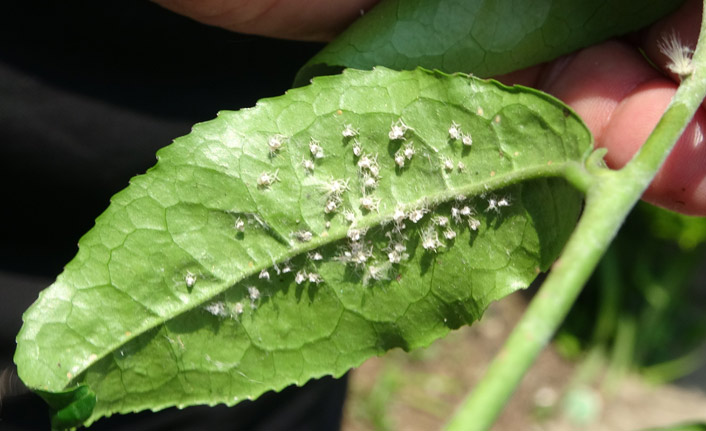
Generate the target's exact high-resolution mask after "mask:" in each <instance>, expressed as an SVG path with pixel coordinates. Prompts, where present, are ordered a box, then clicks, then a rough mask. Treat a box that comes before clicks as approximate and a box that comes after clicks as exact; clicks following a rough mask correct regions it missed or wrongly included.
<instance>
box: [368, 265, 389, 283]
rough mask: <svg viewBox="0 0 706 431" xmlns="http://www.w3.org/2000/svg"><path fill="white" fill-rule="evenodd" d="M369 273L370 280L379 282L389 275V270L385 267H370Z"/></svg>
mask: <svg viewBox="0 0 706 431" xmlns="http://www.w3.org/2000/svg"><path fill="white" fill-rule="evenodd" d="M368 273H369V274H370V278H372V279H373V280H378V281H379V280H382V279H383V278H385V275H386V274H387V268H385V267H384V266H370V267H369V268H368Z"/></svg>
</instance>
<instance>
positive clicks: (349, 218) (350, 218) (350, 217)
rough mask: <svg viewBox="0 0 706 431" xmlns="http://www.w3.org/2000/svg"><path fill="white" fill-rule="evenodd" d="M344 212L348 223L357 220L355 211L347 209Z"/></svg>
mask: <svg viewBox="0 0 706 431" xmlns="http://www.w3.org/2000/svg"><path fill="white" fill-rule="evenodd" d="M342 214H343V218H345V219H346V221H347V222H348V223H353V222H354V221H355V214H353V211H350V210H345V211H343V213H342Z"/></svg>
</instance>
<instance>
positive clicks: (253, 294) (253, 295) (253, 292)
mask: <svg viewBox="0 0 706 431" xmlns="http://www.w3.org/2000/svg"><path fill="white" fill-rule="evenodd" d="M248 296H249V297H250V300H251V301H257V300H258V299H260V290H259V289H258V288H257V287H255V286H250V287H248Z"/></svg>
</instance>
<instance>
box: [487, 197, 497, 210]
mask: <svg viewBox="0 0 706 431" xmlns="http://www.w3.org/2000/svg"><path fill="white" fill-rule="evenodd" d="M491 210H492V211H495V212H499V211H500V207H499V206H498V201H497V199H495V198H490V199H488V208H486V209H485V211H486V212H488V211H491Z"/></svg>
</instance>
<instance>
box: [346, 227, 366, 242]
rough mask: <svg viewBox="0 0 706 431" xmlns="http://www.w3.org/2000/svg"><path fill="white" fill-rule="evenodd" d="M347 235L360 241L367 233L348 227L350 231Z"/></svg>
mask: <svg viewBox="0 0 706 431" xmlns="http://www.w3.org/2000/svg"><path fill="white" fill-rule="evenodd" d="M346 235H347V236H348V239H350V240H351V241H353V242H358V241H360V238H361V236H363V235H365V232H363V231H361V230H360V229H348V233H347V234H346Z"/></svg>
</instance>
